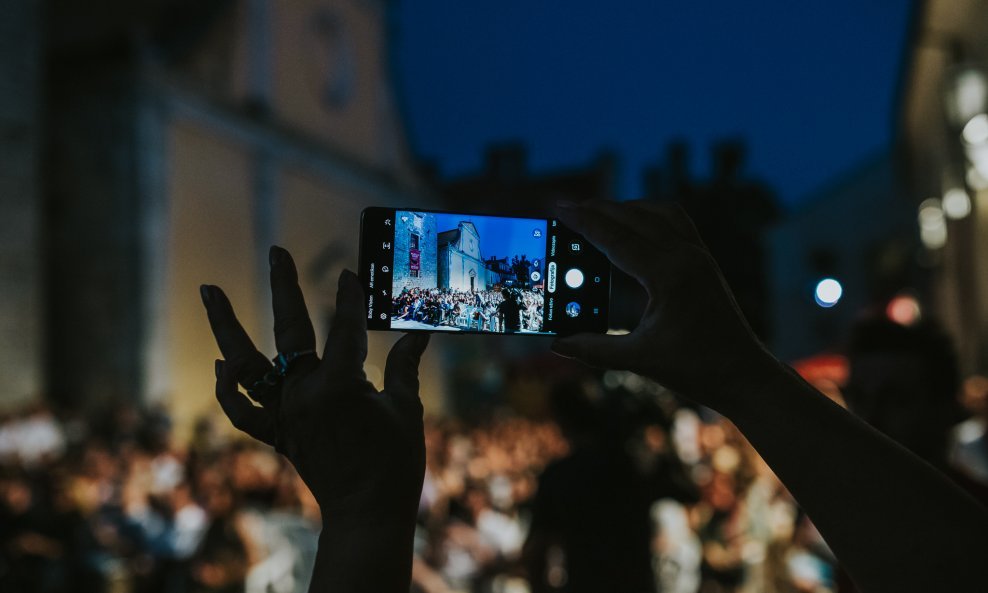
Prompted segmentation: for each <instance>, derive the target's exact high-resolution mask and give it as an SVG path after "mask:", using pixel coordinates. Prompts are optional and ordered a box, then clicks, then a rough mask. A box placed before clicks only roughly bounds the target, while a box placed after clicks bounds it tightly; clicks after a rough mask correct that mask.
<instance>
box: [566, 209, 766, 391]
mask: <svg viewBox="0 0 988 593" xmlns="http://www.w3.org/2000/svg"><path fill="white" fill-rule="evenodd" d="M558 216H559V218H560V220H562V221H563V223H565V224H566V225H568V226H569V227H570V228H572V229H573V230H575V231H577V232H579V233H581V234H582V235H583V236H584V237H585V238H586V239H587V240H588V241H589V242H590V243H592V244H594V245H595V246H596V247H597V248H599V249H600V250H601V251H603V252H604V253H605V254H606V255H607V257H608V258H609V259H610V260H611V262H612V263H613V264H614V265H616V266H617V267H619V268H621V269H622V270H624V271H626V272H627V273H628V274H630V275H631V276H632V277H633V278H635V279H636V280H637V281H638V282H640V283H641V284H642V286H643V287H644V288H645V290H646V292H647V293H648V305H647V306H646V308H645V311H644V313H643V315H642V318H641V321H640V322H639V324H638V327H636V328H635V329H634V331H632V332H631V333H629V334H627V335H600V334H579V335H575V336H570V337H566V338H560V339H557V340H556V341H555V342H554V343H553V346H552V348H553V350H554V351H556V352H557V353H559V354H562V355H563V356H569V357H573V358H577V359H579V360H582V361H584V362H586V363H587V364H590V365H592V366H596V367H603V368H611V369H622V370H630V371H633V372H636V373H638V374H641V375H644V376H647V377H649V378H652V379H654V380H656V381H658V382H659V383H662V384H663V385H665V386H666V387H668V388H670V389H673V390H674V391H677V392H679V393H680V394H682V395H684V396H686V397H689V398H691V399H694V400H696V401H698V402H700V403H703V404H705V405H708V406H710V407H713V408H715V409H720V408H721V407H722V405H724V404H729V403H730V398H731V393H730V390H731V389H732V388H737V387H739V386H740V385H741V384H743V383H744V382H746V381H751V382H756V381H758V380H759V379H761V378H762V377H764V376H766V375H769V374H770V373H773V372H774V373H777V372H778V365H777V363H776V362H775V360H774V358H773V357H772V355H771V354H769V353H768V352H767V351H766V350H765V349H764V348H763V347H762V345H761V343H760V342H759V341H758V339H757V338H756V337H755V335H754V334H753V333H752V331H751V328H750V327H748V324H747V322H746V321H745V320H744V316H743V315H742V314H741V311H740V310H739V309H738V306H737V304H736V303H735V302H734V297H733V296H732V295H731V292H730V289H729V288H728V287H727V284H726V283H725V282H724V278H723V276H722V275H721V273H720V270H719V269H718V268H717V264H716V263H715V262H714V260H713V258H712V257H711V256H710V252H709V251H707V248H706V247H705V246H704V244H703V242H702V241H701V240H700V237H699V235H698V234H697V232H696V229H695V228H694V226H693V222H692V221H691V220H690V219H689V217H688V216H687V215H686V213H685V212H683V210H682V209H681V208H680V207H679V206H678V205H676V204H671V203H670V204H658V203H654V202H644V201H639V202H624V203H617V202H609V201H592V202H586V203H583V204H570V203H560V204H559V208H558Z"/></svg>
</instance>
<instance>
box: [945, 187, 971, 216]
mask: <svg viewBox="0 0 988 593" xmlns="http://www.w3.org/2000/svg"><path fill="white" fill-rule="evenodd" d="M941 205H942V207H943V213H944V214H946V215H947V218H950V219H952V220H960V219H962V218H964V217H965V216H967V215H968V214H970V213H971V198H970V196H968V195H967V192H966V191H964V190H963V189H961V188H959V187H952V188H950V189H948V190H947V191H945V192H943V201H942V204H941Z"/></svg>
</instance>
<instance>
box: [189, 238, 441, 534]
mask: <svg viewBox="0 0 988 593" xmlns="http://www.w3.org/2000/svg"><path fill="white" fill-rule="evenodd" d="M270 263H271V300H272V304H273V308H274V333H275V345H276V347H277V349H278V352H279V353H280V354H282V355H286V356H288V357H289V358H292V357H297V358H295V360H293V361H291V362H290V363H289V364H288V371H287V374H286V375H285V376H284V378H283V379H281V380H280V381H274V383H275V384H274V385H267V384H265V383H264V381H263V380H262V379H263V377H264V376H265V374H267V373H269V372H270V371H271V370H272V368H273V365H272V364H271V362H269V361H268V358H267V357H266V356H264V355H263V354H261V353H260V352H258V351H257V349H256V348H255V347H254V344H253V342H251V339H250V337H249V336H248V335H247V333H246V332H245V331H244V329H243V327H242V326H241V325H240V323H239V322H238V321H237V318H236V316H235V315H234V312H233V307H232V306H231V304H230V301H229V300H228V299H227V297H226V295H225V294H224V293H223V291H222V290H220V289H219V287H216V286H209V285H203V286H202V287H201V292H202V300H203V303H204V304H205V306H206V312H207V314H208V316H209V324H210V326H211V327H212V330H213V335H214V336H215V337H216V342H217V344H218V345H219V348H220V351H221V352H222V353H223V358H224V359H225V360H217V361H216V398H217V399H218V400H219V403H220V405H221V406H222V407H223V411H224V412H225V413H226V415H227V416H228V417H229V419H230V421H231V422H232V423H233V425H234V426H235V427H237V428H238V429H240V430H242V431H243V432H245V433H247V434H249V435H250V436H252V437H254V438H255V439H258V440H260V441H263V442H265V443H267V444H269V445H271V446H273V447H275V448H276V449H277V450H278V451H279V452H280V453H282V454H283V455H285V456H286V457H288V459H289V460H290V461H291V462H292V464H293V465H294V466H295V468H296V469H297V470H298V472H299V475H300V476H301V477H302V479H303V480H304V481H305V483H306V485H307V486H308V487H309V489H310V490H311V491H312V494H313V495H314V496H315V498H316V500H317V501H318V503H319V506H320V508H321V510H322V513H323V522H324V523H326V522H327V521H328V520H332V519H334V518H335V519H339V516H340V515H343V514H345V515H347V516H348V518H353V517H361V516H372V515H373V516H375V517H387V518H389V520H392V521H394V522H395V523H396V524H395V525H394V527H395V528H399V527H404V525H399V524H398V523H404V522H406V521H411V522H413V521H414V518H415V511H416V509H417V505H418V501H419V495H420V493H421V490H422V479H423V475H424V472H425V444H424V437H423V428H422V404H421V402H420V400H419V397H418V391H419V380H418V364H419V359H420V357H421V356H422V353H423V352H424V351H425V348H426V346H427V345H428V341H429V337H428V334H409V335H405V336H404V337H402V338H401V339H400V340H399V341H398V342H397V343H396V344H395V345H394V347H393V348H392V349H391V353H390V354H389V355H388V361H387V366H386V369H385V373H384V391H378V390H377V389H375V388H374V386H373V385H371V383H370V382H368V381H367V379H366V377H365V376H364V370H363V364H364V359H365V358H366V356H367V328H366V325H367V323H366V312H365V309H364V303H363V301H364V293H363V290H362V288H361V286H360V283H359V281H358V280H357V277H356V276H355V275H354V274H353V272H350V271H344V272H343V273H342V274H341V275H340V281H339V292H338V294H337V297H336V316H335V318H334V320H333V322H332V325H331V327H330V331H329V337H328V339H327V341H326V346H325V349H324V351H323V357H322V359H320V358H319V357H318V356H316V354H315V346H316V344H315V341H316V338H315V332H314V331H313V329H312V322H311V321H310V320H309V314H308V312H307V311H306V307H305V301H304V299H303V297H302V290H301V289H300V288H299V285H298V276H297V272H296V269H295V262H294V261H293V260H292V257H291V256H290V255H289V254H288V252H287V251H285V250H284V249H281V248H280V247H272V248H271V252H270ZM238 383H239V384H240V385H241V386H243V387H244V388H245V389H248V390H252V397H253V398H254V400H255V401H256V402H257V403H258V404H260V406H255V405H254V404H252V403H251V401H250V400H249V399H248V397H247V396H246V395H244V394H243V393H241V392H240V390H239V389H238V388H237V384H238ZM334 513H336V516H335V517H334Z"/></svg>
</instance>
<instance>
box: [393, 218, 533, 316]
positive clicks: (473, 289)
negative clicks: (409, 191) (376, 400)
mask: <svg viewBox="0 0 988 593" xmlns="http://www.w3.org/2000/svg"><path fill="white" fill-rule="evenodd" d="M546 226H547V224H546V221H545V220H532V219H517V218H498V217H493V216H466V215H457V214H445V213H443V214H438V213H430V212H410V211H398V212H397V213H396V215H395V223H394V227H395V237H394V266H393V268H392V269H393V277H392V281H391V284H392V291H393V292H392V299H391V300H392V314H391V328H392V329H399V330H408V329H426V330H433V331H435V330H445V331H465V330H473V331H484V332H492V333H540V332H542V331H543V321H544V315H545V285H544V282H543V275H544V259H545V252H546V249H545V246H546V234H547V233H546V231H547V229H546Z"/></svg>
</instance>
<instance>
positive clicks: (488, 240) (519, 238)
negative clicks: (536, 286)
mask: <svg viewBox="0 0 988 593" xmlns="http://www.w3.org/2000/svg"><path fill="white" fill-rule="evenodd" d="M435 217H436V232H438V233H442V232H444V231H448V230H450V229H455V228H457V226H459V224H460V221H470V222H472V223H473V225H474V226H475V227H477V233H478V234H479V235H480V253H481V255H483V256H484V259H488V258H490V257H491V256H492V255H494V256H497V258H498V259H500V258H502V257H505V256H508V257H512V256H515V255H517V256H518V257H521V256H522V254H524V255H526V256H527V257H528V259H542V258H543V257H544V256H545V238H546V221H544V220H529V219H524V218H522V219H519V218H499V217H496V216H464V215H462V214H436V215H435ZM536 229H538V230H539V231H540V232H541V234H542V236H541V237H534V236H533V231H535V230H536Z"/></svg>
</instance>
